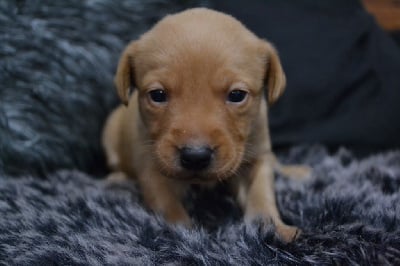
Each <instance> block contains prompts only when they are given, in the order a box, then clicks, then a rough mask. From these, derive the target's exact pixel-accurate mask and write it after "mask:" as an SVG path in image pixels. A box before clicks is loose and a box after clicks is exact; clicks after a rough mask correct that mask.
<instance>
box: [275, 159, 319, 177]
mask: <svg viewBox="0 0 400 266" xmlns="http://www.w3.org/2000/svg"><path fill="white" fill-rule="evenodd" d="M269 158H270V161H271V162H272V164H273V168H274V170H275V171H277V172H278V173H280V174H282V175H283V176H285V177H289V178H292V179H298V180H306V179H309V178H310V177H311V172H312V168H311V167H309V166H306V165H298V164H292V165H283V164H281V163H280V162H279V160H278V159H277V158H276V156H275V155H274V154H272V153H271V155H270V156H269Z"/></svg>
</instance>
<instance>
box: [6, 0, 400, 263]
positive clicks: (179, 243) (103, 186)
mask: <svg viewBox="0 0 400 266" xmlns="http://www.w3.org/2000/svg"><path fill="white" fill-rule="evenodd" d="M205 2H206V1H195V0H193V1H187V0H174V1H166V0H148V1H139V0H129V1H128V0H126V1H125V0H122V1H113V0H71V1H53V0H26V1H24V0H19V1H16V0H15V1H13V0H5V1H0V43H1V45H0V58H1V60H0V264H1V265H3V264H4V265H153V264H172V265H192V264H193V265H197V264H200V265H215V264H222V265H255V264H284V265H291V264H314V265H321V264H323V265H324V264H339V265H341V264H364V265H382V264H386V265H387V264H394V265H395V264H397V265H398V264H400V259H399V258H400V228H399V227H400V192H399V190H400V152H399V151H393V152H387V153H384V154H381V155H376V156H372V157H370V158H366V159H363V160H358V159H356V158H355V157H354V156H352V154H351V153H350V152H349V151H346V150H344V149H343V150H339V151H338V152H337V153H336V154H334V155H330V154H329V153H328V152H327V151H326V150H325V149H324V148H323V147H319V146H316V147H298V148H293V149H291V150H290V151H289V152H287V153H281V154H280V156H281V158H282V160H283V161H286V162H299V163H307V164H310V165H312V166H314V169H315V170H314V174H313V177H312V178H311V179H310V180H307V181H304V182H299V181H293V180H287V179H284V178H282V177H278V178H277V182H276V189H277V198H278V204H279V208H280V210H281V212H282V216H283V218H284V220H285V221H286V222H287V223H289V224H295V225H297V226H299V227H301V228H302V229H303V231H304V233H303V235H302V236H301V237H300V239H298V240H297V241H296V242H294V243H291V244H283V243H282V242H280V240H279V239H276V238H275V237H274V233H273V232H274V231H273V230H274V229H273V228H272V227H268V228H266V229H265V228H262V227H260V226H259V225H258V224H254V225H253V226H249V227H245V226H244V225H243V223H242V220H241V217H242V214H241V212H240V210H239V209H238V208H237V206H236V204H235V203H234V202H233V200H232V198H231V197H230V196H229V194H227V192H226V191H225V189H224V187H223V186H221V187H219V188H217V189H216V190H213V191H202V190H200V189H198V188H196V187H194V188H193V191H192V192H191V193H190V194H189V195H188V200H187V201H186V202H187V203H188V204H187V208H188V209H189V211H190V213H191V215H192V217H194V219H195V221H197V224H198V227H197V228H195V229H194V230H185V229H183V228H173V227H169V226H167V225H166V224H165V223H164V222H163V220H162V219H160V218H157V217H155V216H153V215H152V214H150V213H148V212H147V211H146V210H145V209H143V207H142V203H141V199H140V193H139V192H138V190H137V188H136V185H135V184H134V183H130V182H125V183H118V184H107V183H105V182H104V181H103V180H101V179H99V177H101V176H103V175H105V173H106V172H105V169H104V160H103V158H102V153H101V150H100V144H99V137H100V129H101V126H102V124H103V122H104V118H105V116H106V114H107V113H108V112H109V111H110V110H111V108H112V107H113V106H114V105H115V104H116V103H117V99H116V95H115V93H114V92H113V90H112V75H113V71H114V69H115V66H116V63H117V59H118V56H119V54H120V52H121V50H122V48H123V46H124V45H125V44H126V43H127V42H128V41H129V40H131V39H134V38H136V37H137V36H138V35H139V34H140V33H141V32H143V31H144V30H146V29H147V28H148V27H149V26H150V25H151V24H153V23H154V22H155V21H156V20H157V19H158V18H159V17H160V16H162V15H164V14H166V13H169V12H175V11H177V10H180V9H182V8H186V7H189V6H192V5H196V6H197V5H202V4H204V3H205Z"/></svg>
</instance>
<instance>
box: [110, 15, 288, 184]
mask: <svg viewBox="0 0 400 266" xmlns="http://www.w3.org/2000/svg"><path fill="white" fill-rule="evenodd" d="M115 83H116V87H117V91H118V94H119V96H120V98H121V100H122V102H123V103H125V104H128V102H129V96H130V91H131V90H132V89H137V90H138V99H139V110H140V115H141V119H142V120H143V123H144V125H145V129H144V130H146V135H147V136H148V138H149V140H150V141H151V143H153V155H154V156H153V157H154V158H155V161H156V164H157V165H158V166H159V168H160V170H161V171H163V173H164V174H165V175H167V176H169V177H173V178H180V179H197V180H204V181H210V180H215V179H223V178H226V177H228V176H230V175H232V174H233V173H234V172H235V171H236V170H237V169H238V167H239V166H240V165H241V163H242V161H243V158H244V157H243V156H244V154H245V153H246V144H247V142H248V138H249V135H250V134H251V131H252V126H253V124H254V123H255V122H256V121H257V119H259V115H260V114H259V112H260V103H261V101H262V100H263V95H264V93H266V94H267V98H268V102H269V103H273V102H274V101H275V100H276V99H277V98H278V97H279V96H280V95H281V94H282V92H283V90H284V86H285V76H284V73H283V70H282V67H281V64H280V61H279V58H278V56H277V53H276V51H275V49H274V48H273V47H272V46H271V45H270V44H269V43H268V42H266V41H263V40H261V39H259V38H257V37H256V36H255V35H254V34H253V33H251V32H250V31H249V30H247V29H246V28H245V27H244V26H243V25H242V24H241V23H240V22H239V21H237V20H236V19H234V18H233V17H231V16H228V15H224V14H222V13H219V12H216V11H211V10H208V9H203V8H199V9H191V10H188V11H184V12H182V13H178V14H176V15H171V16H167V17H166V18H164V19H163V20H161V21H160V22H159V23H158V24H157V25H155V27H154V28H153V29H151V30H150V31H148V32H147V33H145V34H144V35H143V36H142V37H141V38H140V39H139V40H138V41H134V42H132V43H131V44H129V45H128V47H127V48H126V49H125V51H124V52H123V55H122V57H121V59H120V63H119V66H118V69H117V74H116V77H115ZM264 88H265V89H264ZM265 122H266V121H265Z"/></svg>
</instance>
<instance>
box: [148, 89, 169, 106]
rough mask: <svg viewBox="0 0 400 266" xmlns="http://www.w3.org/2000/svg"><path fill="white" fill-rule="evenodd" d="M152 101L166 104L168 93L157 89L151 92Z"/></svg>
mask: <svg viewBox="0 0 400 266" xmlns="http://www.w3.org/2000/svg"><path fill="white" fill-rule="evenodd" d="M149 96H150V99H151V100H152V101H153V102H156V103H164V102H166V101H167V93H166V92H165V90H163V89H155V90H152V91H149Z"/></svg>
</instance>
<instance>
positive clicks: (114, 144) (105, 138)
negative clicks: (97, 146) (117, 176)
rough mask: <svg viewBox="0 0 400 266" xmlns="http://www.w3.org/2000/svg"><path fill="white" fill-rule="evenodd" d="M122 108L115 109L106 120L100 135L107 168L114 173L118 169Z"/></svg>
mask: <svg viewBox="0 0 400 266" xmlns="http://www.w3.org/2000/svg"><path fill="white" fill-rule="evenodd" d="M121 116H122V107H121V106H120V107H118V108H117V109H115V110H114V111H113V112H112V113H111V114H110V115H109V117H108V118H107V121H106V123H105V126H104V130H103V135H102V145H103V148H104V151H105V153H106V156H107V164H108V167H109V168H110V169H112V170H114V171H117V170H118V168H119V163H120V158H119V155H118V146H119V141H120V123H121Z"/></svg>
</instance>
